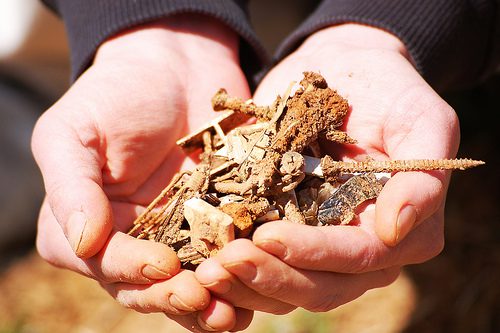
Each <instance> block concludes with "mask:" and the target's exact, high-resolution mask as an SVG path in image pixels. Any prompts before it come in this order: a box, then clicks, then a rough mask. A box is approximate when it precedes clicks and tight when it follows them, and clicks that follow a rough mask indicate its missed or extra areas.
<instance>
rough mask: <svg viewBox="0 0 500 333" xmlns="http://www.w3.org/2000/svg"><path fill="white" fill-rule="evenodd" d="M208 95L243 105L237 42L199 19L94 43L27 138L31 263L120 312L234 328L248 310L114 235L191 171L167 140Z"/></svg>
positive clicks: (155, 253)
mask: <svg viewBox="0 0 500 333" xmlns="http://www.w3.org/2000/svg"><path fill="white" fill-rule="evenodd" d="M199 54H203V57H199V56H198V55H199ZM218 87H227V88H228V89H229V90H230V91H231V93H232V94H235V95H237V96H243V97H245V98H248V97H250V92H249V88H248V85H247V82H246V80H245V77H244V75H243V73H242V71H241V69H240V67H239V63H238V37H237V36H236V35H235V34H234V33H232V32H230V31H228V29H227V28H226V27H225V26H223V25H221V24H220V23H217V22H216V21H213V20H211V19H209V18H206V17H202V16H194V17H193V16H182V15H181V16H176V17H172V18H169V19H165V20H162V21H158V22H154V23H151V24H148V25H145V26H140V27H137V28H135V29H133V30H129V31H126V32H124V33H122V34H120V35H118V36H115V37H113V38H112V39H110V40H108V41H106V42H105V43H103V44H102V45H101V46H100V47H99V49H98V51H97V54H96V57H95V60H94V62H93V64H92V65H91V66H90V68H89V69H88V70H87V71H86V72H85V73H84V74H83V75H81V76H80V78H79V79H78V80H77V81H76V82H75V83H74V84H73V85H72V87H71V88H70V89H69V90H68V92H67V93H66V94H65V95H64V96H63V97H62V98H61V99H60V100H59V101H58V102H57V103H55V104H54V105H53V106H52V107H51V108H50V109H49V110H47V111H46V112H45V113H44V114H43V115H42V117H41V118H40V119H39V121H38V123H37V125H36V127H35V130H34V133H33V138H32V149H33V153H34V156H35V158H36V161H37V163H38V165H39V166H40V169H41V172H42V174H43V178H44V183H45V188H46V200H45V202H44V204H43V206H42V208H41V212H40V217H39V222H38V236H37V248H38V251H39V253H40V254H41V256H42V257H43V258H44V259H46V260H47V261H48V262H50V263H52V264H54V265H56V266H59V267H64V268H67V269H71V270H73V271H76V272H78V273H81V274H83V275H85V276H88V277H90V278H92V279H95V280H96V281H98V282H99V283H100V284H101V286H102V287H103V288H104V289H106V290H107V291H108V292H109V294H110V295H111V296H113V297H114V298H115V299H116V300H117V301H118V302H120V303H121V304H122V305H124V306H126V307H128V308H132V309H135V310H137V311H140V312H164V313H166V314H167V315H168V316H169V317H170V318H172V319H174V320H176V321H177V322H179V323H180V324H181V325H184V326H185V327H188V328H189V329H191V330H193V331H199V332H205V331H206V330H207V329H209V330H210V331H213V330H229V329H243V328H245V327H246V326H248V324H249V323H250V321H251V318H252V311H249V310H245V309H237V308H234V307H233V306H232V305H231V304H230V303H228V302H227V301H224V300H221V299H219V298H217V297H211V295H210V293H209V292H208V290H207V289H206V288H204V287H202V286H201V285H200V284H199V282H198V281H197V280H196V279H195V277H194V272H192V271H183V270H180V263H179V261H178V259H177V257H176V255H175V253H174V252H173V251H172V250H170V249H169V248H168V247H167V246H166V245H163V244H159V243H154V242H149V241H145V240H137V239H135V238H133V237H130V236H128V235H126V234H125V233H124V232H126V230H127V229H128V228H129V226H130V225H131V223H132V221H133V220H134V219H135V217H136V216H137V215H138V214H139V213H140V212H141V210H143V209H144V207H145V206H147V204H148V203H149V202H151V201H152V200H153V199H154V197H155V196H156V195H157V194H158V193H159V192H160V191H161V189H162V187H163V186H164V185H165V184H166V183H168V180H169V178H171V177H172V176H173V174H174V173H175V172H177V171H178V170H179V169H180V168H189V167H190V166H192V164H193V162H192V161H190V160H189V159H186V158H185V157H184V154H183V153H182V152H181V151H180V150H179V149H178V148H177V147H176V145H175V141H176V140H177V139H178V138H179V137H181V136H183V135H185V134H187V133H188V132H189V131H191V130H193V129H196V128H198V127H200V126H201V125H202V124H203V123H204V122H205V121H206V120H207V119H209V118H210V117H215V116H216V115H215V114H214V113H213V112H211V110H210V99H211V97H212V95H213V94H214V93H215V91H216V89H217V88H218ZM124 253H125V254H126V255H124ZM214 312H215V313H217V314H219V316H218V317H213V316H212V317H211V314H212V313H214Z"/></svg>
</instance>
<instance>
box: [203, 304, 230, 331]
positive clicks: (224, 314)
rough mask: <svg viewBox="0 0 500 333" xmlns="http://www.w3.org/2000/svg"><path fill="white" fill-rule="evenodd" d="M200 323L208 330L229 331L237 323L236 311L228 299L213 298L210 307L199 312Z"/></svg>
mask: <svg viewBox="0 0 500 333" xmlns="http://www.w3.org/2000/svg"><path fill="white" fill-rule="evenodd" d="M197 319H198V324H199V325H200V327H201V328H203V329H204V330H206V331H210V332H216V331H228V330H230V329H232V328H233V327H234V325H236V311H235V309H234V307H233V306H232V305H231V304H230V303H229V302H227V301H224V300H222V299H218V298H212V300H211V301H210V304H209V305H208V307H207V308H206V309H205V310H203V311H201V312H200V313H199V314H198V318H197Z"/></svg>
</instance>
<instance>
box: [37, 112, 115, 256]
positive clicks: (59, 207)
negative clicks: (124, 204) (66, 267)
mask: <svg viewBox="0 0 500 333" xmlns="http://www.w3.org/2000/svg"><path fill="white" fill-rule="evenodd" d="M55 108H56V107H54V108H53V109H51V110H49V111H47V112H46V113H45V114H44V115H43V116H42V117H41V118H40V119H39V120H38V122H37V124H36V126H35V129H34V131H33V137H32V150H33V154H34V156H35V160H36V161H37V163H38V165H39V167H40V170H41V172H42V175H43V180H44V184H45V190H46V192H47V198H48V201H49V204H50V207H51V209H52V212H53V213H54V215H55V217H56V218H57V221H58V222H59V224H60V225H61V228H62V230H63V231H64V234H65V235H66V238H67V239H68V242H69V243H70V245H71V247H72V249H73V251H74V252H75V253H76V255H77V256H78V257H80V258H89V257H91V256H93V255H95V254H96V253H97V252H99V251H100V250H101V248H102V247H103V246H104V244H105V242H106V240H107V238H108V236H109V234H110V232H111V229H112V219H113V218H112V211H111V205H110V203H109V200H108V198H107V196H106V194H105V193H104V191H103V190H102V173H101V166H102V163H100V162H101V161H100V160H101V158H100V154H99V146H100V142H101V140H100V138H99V135H98V131H97V130H96V129H95V128H94V127H93V126H91V125H90V124H91V122H90V121H85V120H84V121H82V119H78V121H70V119H65V118H64V116H65V115H64V114H63V112H62V111H63V110H56V109H55ZM56 111H57V112H56ZM66 116H67V114H66ZM80 118H81V117H80Z"/></svg>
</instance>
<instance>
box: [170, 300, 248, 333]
mask: <svg viewBox="0 0 500 333" xmlns="http://www.w3.org/2000/svg"><path fill="white" fill-rule="evenodd" d="M216 302H219V301H216ZM209 307H210V306H209ZM216 308H219V309H220V304H219V305H218V306H216V307H214V309H216ZM218 314H220V315H221V318H219V319H221V320H222V321H223V322H220V321H218V322H212V323H211V325H212V326H210V327H211V329H210V328H209V327H207V326H205V325H204V324H203V323H200V313H189V314H186V315H171V314H167V316H168V317H169V318H170V319H172V320H174V321H176V322H177V323H178V324H180V325H182V326H183V327H184V328H186V329H188V330H189V331H190V332H199V333H205V332H214V331H215V332H217V331H220V332H222V331H231V332H238V331H242V330H244V329H246V328H247V327H248V326H250V323H251V322H252V318H253V311H250V310H247V309H241V308H235V309H234V311H231V310H229V311H226V309H223V311H221V312H220V313H218ZM232 314H234V315H235V316H236V318H234V317H232ZM224 316H225V318H223V317H224ZM227 323H229V324H227ZM231 325H233V326H231Z"/></svg>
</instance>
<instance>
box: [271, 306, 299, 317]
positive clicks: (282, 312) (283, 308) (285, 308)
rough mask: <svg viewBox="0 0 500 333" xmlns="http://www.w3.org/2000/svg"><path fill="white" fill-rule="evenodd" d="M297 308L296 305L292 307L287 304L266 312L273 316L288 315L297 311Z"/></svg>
mask: <svg viewBox="0 0 500 333" xmlns="http://www.w3.org/2000/svg"><path fill="white" fill-rule="evenodd" d="M296 308H297V307H296V306H294V305H291V304H285V305H280V306H276V307H274V308H272V309H269V310H268V311H266V312H269V313H271V314H274V315H279V316H281V315H286V314H288V313H290V312H292V311H293V310H295V309H296Z"/></svg>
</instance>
